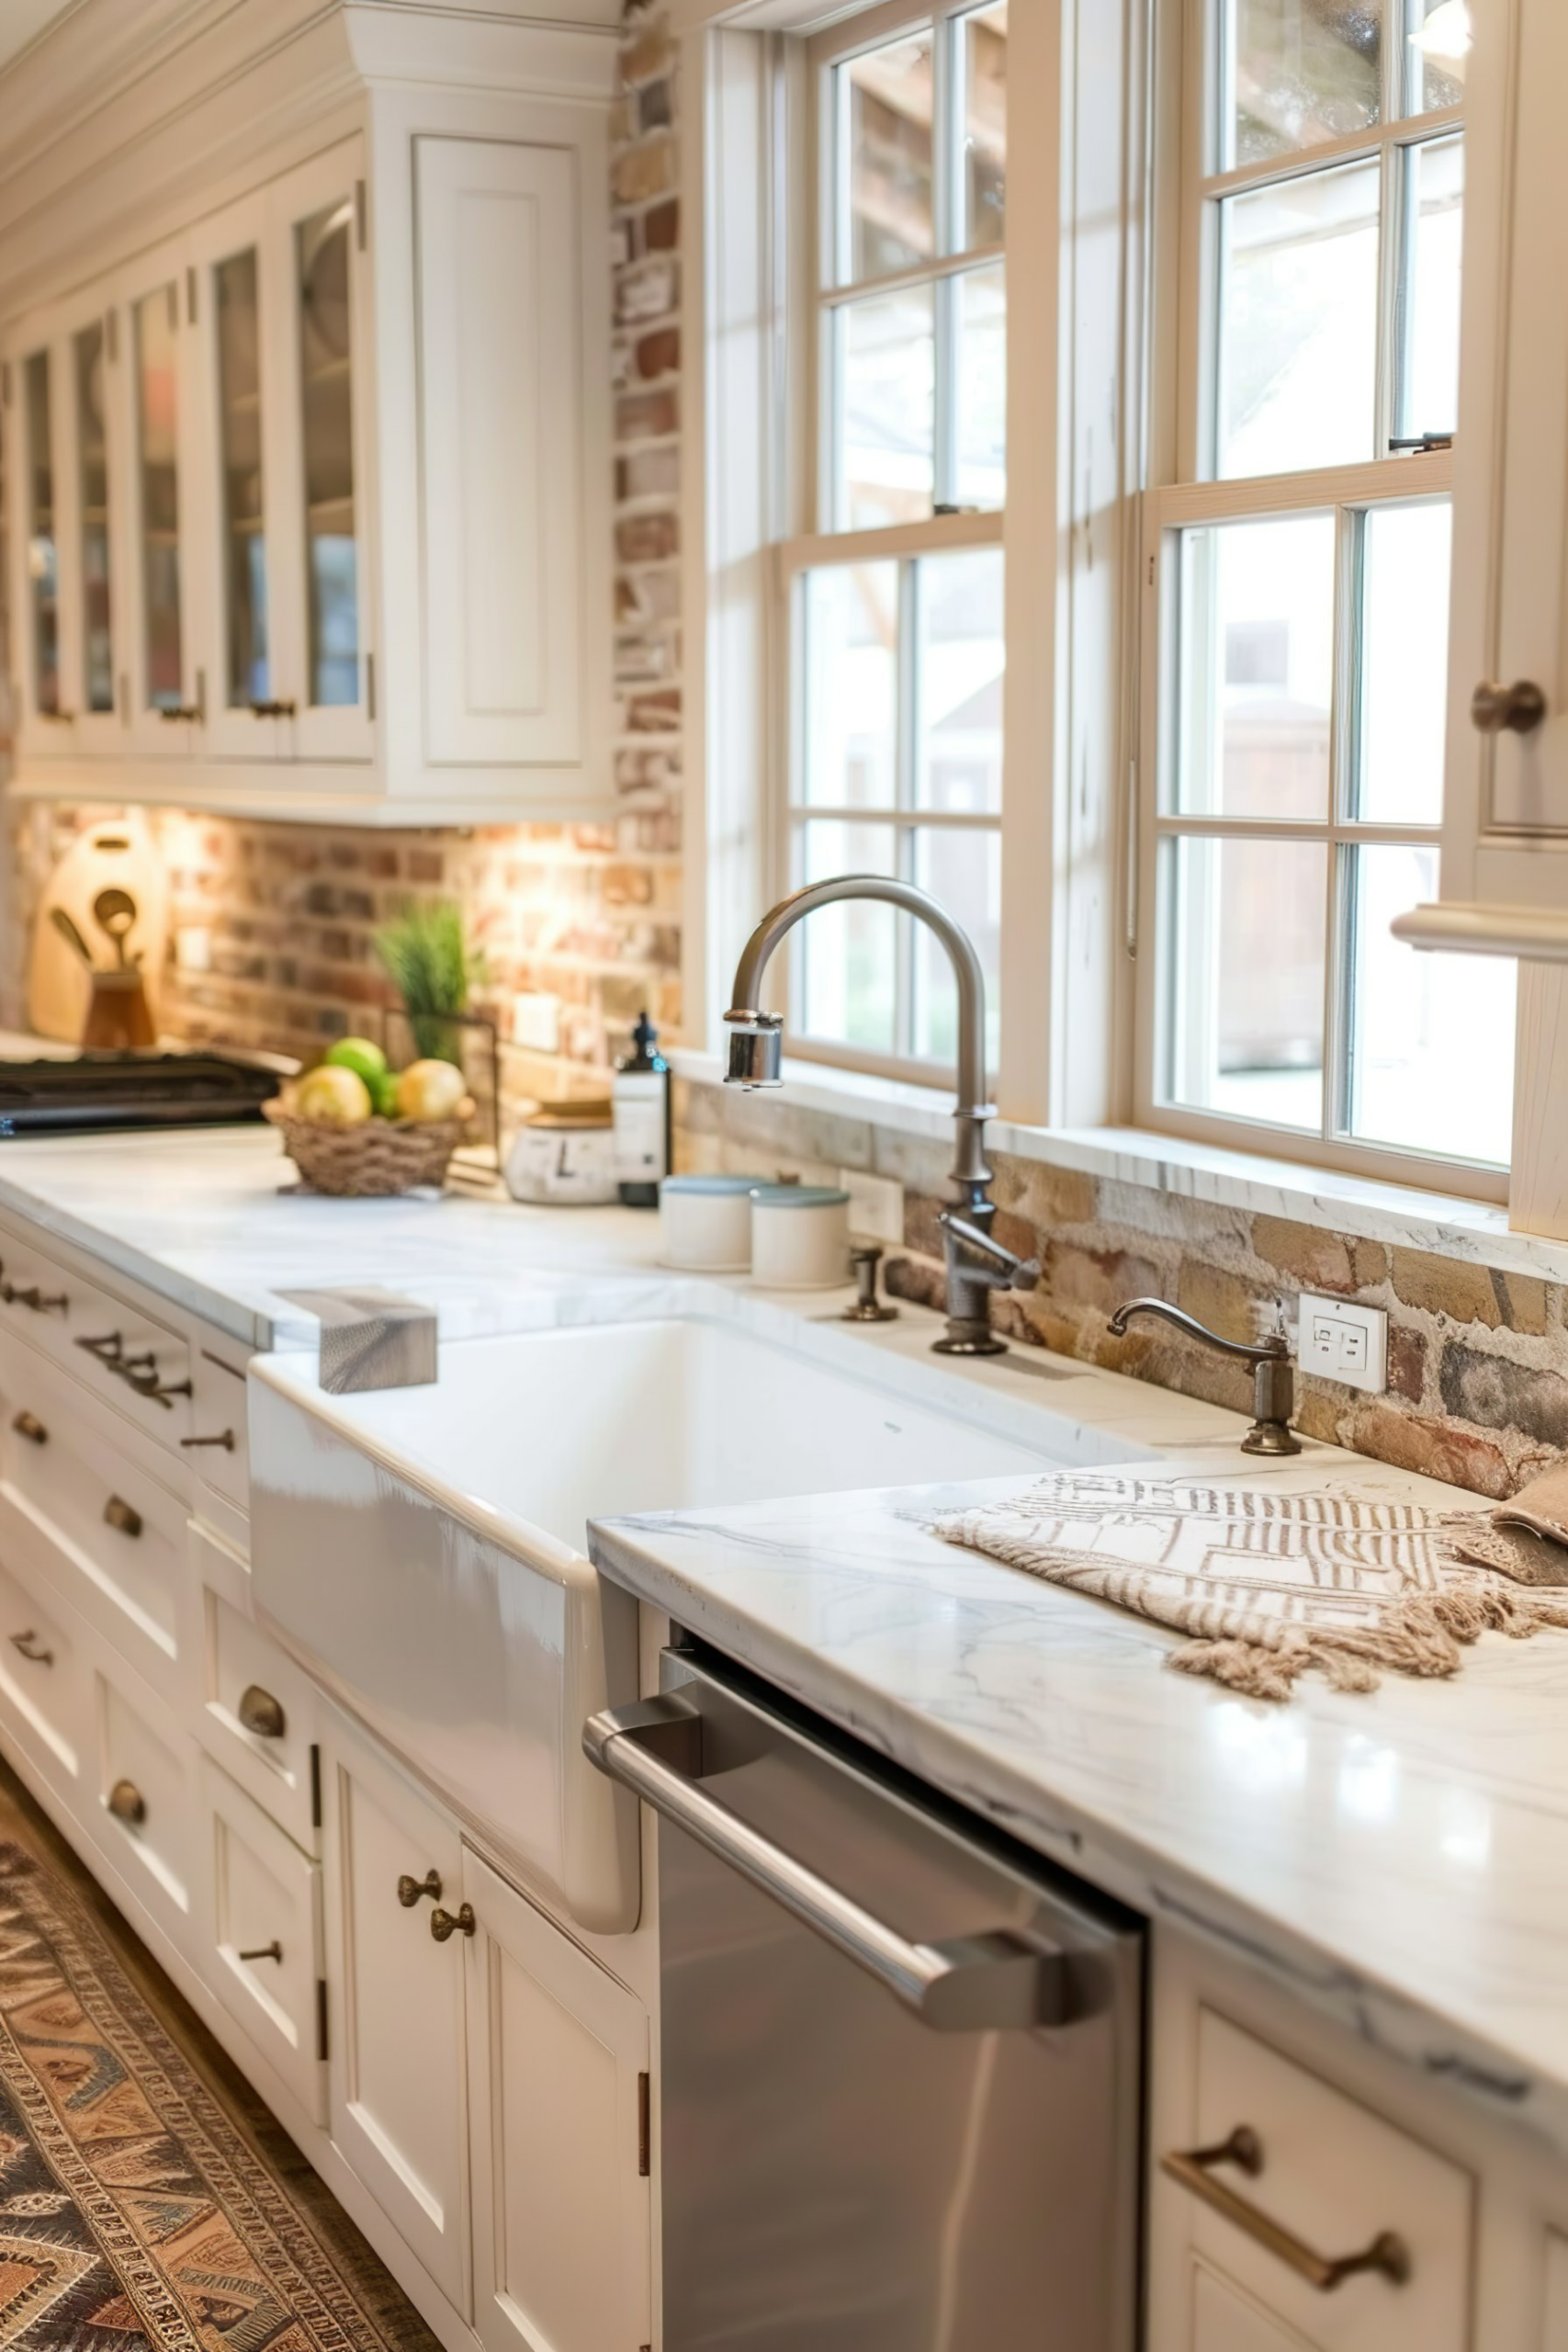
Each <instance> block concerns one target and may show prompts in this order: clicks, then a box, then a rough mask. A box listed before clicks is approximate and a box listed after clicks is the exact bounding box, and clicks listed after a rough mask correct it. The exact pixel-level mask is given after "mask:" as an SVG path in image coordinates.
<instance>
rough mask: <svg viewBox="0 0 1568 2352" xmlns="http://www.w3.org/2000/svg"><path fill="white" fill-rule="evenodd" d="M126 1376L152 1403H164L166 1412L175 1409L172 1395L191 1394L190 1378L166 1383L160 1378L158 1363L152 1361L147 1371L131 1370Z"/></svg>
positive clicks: (139, 1392) (138, 1392)
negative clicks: (171, 1401)
mask: <svg viewBox="0 0 1568 2352" xmlns="http://www.w3.org/2000/svg"><path fill="white" fill-rule="evenodd" d="M126 1378H127V1379H128V1380H129V1382H130V1385H131V1387H132V1388H134V1389H135V1391H136V1393H137V1395H138V1396H139V1397H146V1398H147V1399H148V1401H149V1403H150V1404H153V1405H162V1407H163V1408H164V1412H165V1413H170V1412H173V1410H174V1407H173V1406H172V1405H171V1404H170V1402H169V1399H170V1397H188V1396H189V1395H190V1394H191V1385H190V1382H189V1380H188V1379H186V1380H171V1381H169V1382H168V1383H166V1384H165V1383H164V1382H163V1381H161V1380H160V1379H159V1377H158V1372H157V1367H156V1365H154V1364H152V1363H150V1364H149V1365H148V1368H147V1370H146V1371H145V1372H130V1373H128V1374H126Z"/></svg>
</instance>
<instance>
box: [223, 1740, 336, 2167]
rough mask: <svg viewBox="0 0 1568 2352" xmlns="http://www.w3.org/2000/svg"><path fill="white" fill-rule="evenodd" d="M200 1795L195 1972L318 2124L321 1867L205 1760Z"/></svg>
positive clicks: (322, 2090)
mask: <svg viewBox="0 0 1568 2352" xmlns="http://www.w3.org/2000/svg"><path fill="white" fill-rule="evenodd" d="M201 1794H202V1812H203V1819H204V1829H205V1835H206V1838H207V1850H206V1853H205V1856H204V1865H205V1873H206V1876H205V1883H204V1896H205V1899H204V1901H203V1905H202V1917H201V1931H200V1949H199V1951H198V1953H197V1964H198V1966H199V1968H200V1971H201V1974H202V1976H203V1978H204V1980H205V1982H206V1983H207V1984H208V1985H209V1986H210V1988H211V1990H212V1991H213V1992H214V1993H216V1995H217V1996H218V1998H219V1999H220V2001H221V2002H222V2003H223V2005H224V2007H225V2008H227V2009H228V2010H229V2012H230V2013H231V2016H232V2017H233V2018H235V2019H236V2020H237V2022H238V2023H239V2024H240V2025H241V2026H243V2029H244V2030H245V2031H246V2033H248V2034H249V2035H250V2037H251V2039H252V2041H254V2043H255V2045H256V2047H257V2049H258V2050H260V2051H261V2052H263V2054H264V2055H265V2057H266V2058H267V2060H268V2061H269V2062H270V2064H272V2065H274V2066H275V2067H276V2069H277V2072H278V2073H279V2074H280V2075H282V2077H283V2079H284V2080H285V2081H286V2082H287V2083H288V2086H289V2087H290V2089H291V2090H293V2091H294V2092H295V2093H296V2095H297V2096H298V2097H299V2099H300V2100H301V2102H302V2103H303V2105H304V2106H305V2108H306V2109H308V2111H309V2112H310V2115H311V2116H312V2117H313V2118H314V2119H315V2120H316V2121H317V2122H318V2123H321V2122H324V2121H325V2120H326V2070H325V2066H324V2064H323V2061H322V2053H321V2008H320V1993H319V1987H320V1985H321V1870H320V1867H319V1865H318V1864H316V1863H315V1862H312V1861H310V1860H307V1858H306V1857H305V1856H304V1855H303V1854H301V1853H300V1852H299V1849H298V1848H297V1847H296V1846H294V1845H293V1844H292V1843H291V1842H290V1840H289V1839H288V1838H286V1837H285V1836H284V1834H283V1832H282V1830H281V1829H279V1828H278V1827H277V1826H276V1822H273V1821H271V1820H269V1819H268V1817H267V1815H265V1813H263V1811H262V1809H261V1807H260V1806H259V1805H255V1804H252V1803H251V1800H250V1799H249V1797H248V1796H246V1794H245V1793H244V1791H243V1789H239V1788H236V1787H235V1785H234V1783H233V1782H232V1781H230V1780H229V1779H228V1778H227V1777H226V1775H225V1774H223V1773H222V1772H220V1770H218V1767H217V1766H216V1765H215V1764H213V1763H211V1762H209V1761H207V1760H206V1759H204V1760H203V1764H202V1768H201Z"/></svg>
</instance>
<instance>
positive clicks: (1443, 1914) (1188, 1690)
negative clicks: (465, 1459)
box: [590, 1423, 1568, 2156]
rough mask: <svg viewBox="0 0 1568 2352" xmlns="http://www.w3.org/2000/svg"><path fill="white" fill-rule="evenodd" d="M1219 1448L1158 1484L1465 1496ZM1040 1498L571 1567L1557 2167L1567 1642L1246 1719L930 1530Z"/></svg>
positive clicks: (611, 1554)
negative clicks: (1418, 2076) (1216, 1948)
mask: <svg viewBox="0 0 1568 2352" xmlns="http://www.w3.org/2000/svg"><path fill="white" fill-rule="evenodd" d="M1237 1434H1238V1430H1237V1429H1236V1427H1235V1424H1234V1423H1233V1424H1232V1425H1231V1427H1230V1428H1229V1430H1227V1431H1224V1432H1223V1433H1222V1432H1221V1431H1219V1430H1215V1431H1214V1432H1213V1435H1212V1436H1211V1437H1210V1438H1208V1439H1207V1440H1205V1441H1204V1442H1202V1443H1201V1447H1200V1448H1198V1449H1192V1448H1191V1447H1190V1445H1183V1444H1182V1443H1181V1442H1180V1441H1176V1443H1175V1446H1174V1448H1173V1450H1172V1451H1171V1453H1170V1454H1169V1457H1168V1461H1167V1462H1166V1463H1164V1464H1162V1465H1161V1475H1162V1476H1164V1475H1166V1473H1167V1472H1171V1473H1174V1474H1175V1475H1182V1474H1186V1473H1198V1474H1200V1475H1201V1476H1203V1477H1204V1478H1205V1479H1214V1478H1224V1479H1226V1480H1231V1479H1234V1481H1235V1483H1236V1484H1237V1485H1242V1486H1249V1487H1256V1486H1261V1485H1265V1484H1267V1485H1269V1486H1270V1487H1274V1488H1276V1489H1284V1488H1295V1489H1302V1488H1311V1489H1314V1490H1318V1491H1321V1490H1323V1489H1324V1488H1325V1487H1327V1488H1333V1489H1340V1490H1345V1489H1353V1490H1354V1491H1356V1492H1358V1493H1363V1494H1369V1495H1377V1496H1382V1497H1384V1498H1394V1499H1399V1500H1404V1501H1419V1502H1426V1503H1428V1504H1431V1505H1433V1506H1434V1507H1436V1508H1438V1509H1440V1510H1451V1509H1453V1508H1455V1507H1456V1506H1461V1507H1462V1505H1464V1504H1466V1503H1472V1501H1473V1498H1461V1497H1460V1496H1458V1495H1457V1494H1456V1492H1455V1490H1454V1489H1452V1488H1450V1487H1444V1486H1440V1485H1438V1484H1437V1483H1436V1482H1434V1481H1432V1480H1429V1479H1424V1478H1419V1477H1416V1476H1411V1475H1410V1474H1408V1473H1405V1472H1402V1471H1398V1470H1394V1469H1392V1468H1390V1467H1387V1466H1385V1465H1383V1464H1378V1463H1373V1462H1369V1461H1364V1460H1361V1459H1359V1458H1358V1457H1356V1456H1354V1455H1350V1454H1347V1453H1342V1452H1339V1451H1338V1450H1337V1449H1334V1448H1330V1447H1325V1446H1317V1445H1309V1446H1308V1447H1307V1448H1306V1450H1305V1451H1304V1452H1303V1454H1302V1455H1301V1456H1300V1457H1299V1458H1298V1459H1297V1460H1295V1461H1293V1462H1291V1463H1287V1464H1262V1463H1258V1462H1257V1461H1254V1460H1251V1459H1249V1458H1248V1457H1247V1456H1246V1455H1244V1454H1242V1453H1240V1452H1239V1451H1238V1450H1237V1448H1236V1444H1235V1439H1236V1436H1237ZM1135 1466H1142V1467H1144V1469H1145V1472H1146V1469H1147V1464H1146V1462H1145V1464H1143V1465H1134V1464H1128V1467H1129V1469H1132V1468H1134V1467H1135ZM1028 1483H1029V1482H1028V1481H1027V1480H1020V1479H1018V1478H1016V1477H1014V1478H1007V1479H1000V1480H994V1481H988V1482H987V1483H986V1484H985V1485H984V1486H981V1487H976V1486H973V1485H970V1486H966V1487H956V1488H928V1489H904V1490H899V1491H888V1492H882V1493H876V1492H871V1493H865V1494H860V1495H853V1496H845V1495H841V1494H840V1495H831V1496H825V1497H818V1498H807V1499H805V1500H797V1501H793V1502H783V1503H777V1504H755V1505H751V1506H750V1507H747V1508H744V1509H739V1510H732V1511H726V1512H724V1513H723V1514H722V1515H714V1514H703V1513H699V1512H686V1513H668V1514H661V1515H660V1516H657V1517H647V1518H631V1519H623V1520H615V1521H607V1522H604V1523H601V1524H599V1525H596V1526H595V1527H594V1528H593V1529H592V1532H591V1545H590V1548H591V1551H592V1555H593V1557H594V1559H595V1560H596V1561H597V1562H598V1564H599V1566H601V1568H602V1569H603V1570H604V1572H605V1573H606V1574H608V1575H610V1576H612V1577H615V1578H616V1579H617V1580H618V1581H619V1582H621V1583H622V1584H624V1585H626V1586H628V1587H629V1588H630V1589H631V1590H632V1591H633V1592H635V1593H637V1595H638V1596H639V1597H640V1598H641V1599H642V1600H645V1601H647V1602H649V1603H650V1604H652V1605H653V1606H655V1607H657V1608H659V1609H660V1610H663V1611H668V1612H669V1614H670V1615H671V1617H672V1618H674V1619H675V1620H676V1621H677V1622H678V1623H681V1624H682V1625H684V1626H686V1627H687V1628H689V1629H690V1630H691V1631H692V1632H693V1633H694V1634H699V1635H701V1636H703V1637H705V1639H707V1640H709V1641H711V1642H712V1643H713V1644H714V1645H716V1647H717V1648H719V1649H721V1650H723V1651H725V1652H726V1653H727V1654H728V1655H729V1656H730V1657H735V1658H738V1659H739V1660H741V1661H742V1662H743V1663H744V1664H746V1665H748V1666H750V1667H751V1668H754V1669H755V1670H756V1672H757V1673H759V1674H760V1675H761V1676H763V1677H765V1678H766V1679H767V1680H769V1681H770V1682H772V1683H773V1684H775V1685H777V1686H778V1687H779V1688H781V1689H782V1690H784V1691H788V1692H790V1693H791V1694H793V1695H794V1696H795V1697H796V1698H797V1699H799V1700H801V1701H802V1702H805V1703H806V1704H807V1705H808V1706H810V1707H812V1708H814V1709H816V1710H817V1711H818V1713H822V1714H824V1715H826V1716H828V1717H829V1718H830V1719H831V1720H832V1721H833V1722H834V1723H836V1724H840V1726H841V1727H843V1728H844V1729H845V1730H848V1731H850V1732H852V1733H853V1734H854V1735H855V1736H857V1737H859V1738H861V1739H863V1740H865V1741H866V1742H868V1743H869V1744H870V1745H871V1746H872V1747H874V1748H876V1749H878V1750H880V1751H881V1752H883V1753H884V1754H886V1755H887V1756H888V1757H890V1758H893V1759H894V1760H895V1761H897V1763H898V1764H900V1765H902V1766H904V1767H905V1768H906V1769H907V1770H909V1771H911V1772H913V1773H915V1774H917V1775H919V1778H920V1779H922V1780H924V1781H928V1782H931V1783H933V1784H934V1785H935V1786H937V1787H939V1788H940V1789H942V1790H943V1791H945V1792H947V1793H948V1794H949V1795H951V1796H953V1797H954V1798H956V1799H958V1800H959V1801H960V1802H961V1803H963V1804H966V1805H968V1806H970V1807H972V1808H973V1809H974V1810H975V1811H976V1812H977V1813H980V1814H983V1815H986V1816H987V1817H988V1818H989V1819H991V1820H992V1821H994V1822H996V1823H998V1825H999V1826H1001V1827H1003V1828H1004V1829H1006V1830H1008V1831H1009V1832H1010V1833H1011V1835H1013V1836H1014V1837H1016V1838H1021V1840H1023V1841H1024V1842H1025V1843H1027V1844H1029V1845H1030V1846H1032V1847H1034V1848H1036V1849H1038V1850H1039V1851H1040V1852H1041V1853H1043V1854H1045V1855H1049V1856H1050V1857H1052V1858H1053V1859H1054V1860H1057V1861H1060V1862H1061V1863H1063V1864H1065V1865H1066V1867H1068V1868H1070V1869H1072V1870H1075V1871H1079V1872H1081V1873H1082V1875H1083V1876H1085V1877H1086V1878H1088V1879H1089V1880H1091V1881H1092V1882H1094V1883H1096V1884H1097V1885H1100V1886H1101V1887H1103V1888H1104V1889H1106V1890H1107V1891H1108V1892H1110V1893H1111V1894H1116V1895H1119V1896H1121V1897H1122V1899H1123V1900H1124V1901H1126V1902H1128V1903H1130V1904H1132V1905H1134V1907H1136V1908H1137V1909H1139V1910H1141V1911H1144V1912H1145V1913H1147V1914H1148V1915H1149V1916H1150V1917H1152V1918H1153V1919H1155V1920H1156V1921H1161V1920H1164V1921H1171V1922H1175V1923H1178V1924H1179V1926H1181V1927H1182V1928H1186V1929H1188V1930H1190V1931H1192V1932H1196V1933H1199V1934H1201V1935H1204V1936H1207V1937H1209V1938H1211V1939H1213V1940H1214V1941H1215V1942H1216V1943H1218V1944H1219V1945H1221V1946H1223V1947H1224V1948H1225V1949H1226V1950H1227V1951H1230V1952H1231V1953H1232V1954H1233V1955H1237V1956H1240V1957H1242V1958H1243V1959H1245V1960H1246V1961H1247V1962H1249V1963H1250V1964H1252V1965H1255V1966H1257V1967H1258V1968H1261V1969H1262V1970H1264V1971H1265V1972H1266V1973H1269V1975H1270V1976H1271V1977H1273V1978H1274V1979H1275V1980H1276V1981H1277V1982H1278V1983H1279V1984H1280V1985H1282V1986H1283V1987H1284V1988H1285V1989H1286V1990H1287V1991H1289V1992H1291V1993H1292V1994H1293V1995H1295V1996H1299V1997H1302V1998H1304V1999H1306V2000H1308V2001H1309V2002H1311V2003H1313V2004H1314V2005H1315V2006H1316V2007H1320V2008H1322V2009H1324V2010H1325V2011H1326V2012H1328V2013H1330V2014H1331V2015H1333V2016H1335V2017H1336V2018H1338V2019H1339V2021H1340V2022H1341V2023H1343V2024H1344V2025H1345V2026H1346V2027H1348V2029H1349V2030H1351V2031H1352V2032H1354V2033H1356V2034H1359V2035H1360V2036H1363V2037H1364V2038H1365V2039H1366V2040H1367V2041H1370V2042H1373V2043H1375V2044H1377V2045H1378V2046H1379V2047H1381V2048H1382V2049H1384V2050H1388V2051H1391V2052H1396V2053H1397V2054H1399V2055H1400V2056H1402V2057H1403V2058H1404V2059H1405V2060H1406V2061H1408V2062H1409V2063H1411V2064H1415V2065H1416V2066H1417V2067H1419V2068H1420V2069H1421V2070H1422V2071H1423V2072H1425V2073H1427V2075H1432V2076H1436V2077H1440V2078H1442V2079H1444V2080H1446V2081H1448V2082H1450V2083H1452V2084H1453V2085H1454V2086H1456V2087H1457V2088H1458V2089H1460V2090H1461V2091H1462V2092H1465V2093H1467V2094H1469V2095H1470V2096H1472V2097H1473V2098H1476V2099H1477V2100H1479V2101H1480V2102H1481V2103H1482V2104H1483V2106H1485V2107H1486V2108H1487V2109H1490V2110H1491V2111H1492V2112H1494V2113H1495V2114H1497V2113H1500V2114H1502V2115H1505V2116H1506V2117H1508V2118H1510V2119H1511V2120H1515V2121H1517V2122H1519V2123H1522V2124H1523V2125H1525V2126H1526V2127H1527V2128H1529V2129H1530V2130H1533V2131H1536V2132H1537V2133H1539V2134H1540V2135H1541V2136H1542V2137H1543V2138H1544V2139H1545V2140H1547V2141H1548V2142H1549V2143H1551V2146H1552V2147H1553V2149H1554V2150H1555V2151H1556V2152H1557V2153H1558V2154H1562V2155H1564V2156H1568V1978H1565V1975H1564V1964H1565V1962H1568V1634H1553V1633H1545V1634H1540V1635H1538V1636H1537V1637H1536V1638H1535V1639H1534V1640H1532V1641H1525V1642H1512V1641H1507V1640H1506V1639H1504V1638H1503V1637H1502V1636H1501V1635H1499V1634H1486V1635H1483V1638H1482V1640H1481V1642H1480V1643H1479V1644H1478V1645H1476V1646H1475V1647H1474V1648H1473V1649H1472V1650H1469V1651H1467V1652H1466V1653H1465V1657H1464V1664H1463V1668H1462V1671H1461V1674H1460V1675H1459V1676H1458V1678H1457V1679H1453V1680H1451V1681H1446V1682H1426V1683H1422V1682H1412V1681H1405V1680H1402V1679H1395V1678H1393V1677H1390V1678H1388V1679H1386V1680H1385V1681H1384V1683H1383V1686H1382V1689H1381V1690H1380V1691H1377V1692H1375V1693H1374V1694H1372V1695H1371V1696H1354V1695H1339V1694H1336V1693H1335V1692H1333V1691H1329V1690H1328V1689H1327V1688H1326V1687H1325V1685H1324V1684H1322V1683H1321V1682H1320V1681H1319V1680H1318V1679H1316V1678H1315V1677H1309V1678H1308V1679H1307V1680H1306V1681H1305V1682H1304V1683H1303V1684H1301V1685H1299V1686H1298V1690H1297V1693H1296V1696H1295V1697H1294V1699H1293V1700H1292V1702H1290V1703H1289V1704H1287V1705H1282V1706H1281V1705H1268V1704H1264V1703H1260V1702H1256V1701H1251V1700H1245V1699H1240V1698H1237V1697H1235V1696H1234V1695H1233V1694H1231V1693H1228V1692H1226V1691H1224V1690H1222V1689H1220V1688H1219V1687H1217V1686H1216V1685H1214V1684H1212V1683H1208V1682H1204V1681H1200V1680H1196V1679H1193V1678H1191V1677H1189V1676H1186V1675H1178V1674H1171V1673H1169V1672H1168V1671H1166V1670H1165V1659H1166V1657H1167V1654H1168V1651H1169V1650H1170V1649H1171V1648H1172V1647H1173V1646H1175V1637H1174V1636H1173V1635H1170V1634H1167V1633H1165V1632H1163V1631H1162V1630H1161V1629H1159V1628H1157V1627H1156V1626H1153V1625H1150V1624H1148V1623H1145V1622H1144V1621H1142V1620H1140V1619H1137V1618H1134V1617H1132V1616H1130V1615H1128V1614H1126V1613H1125V1612H1124V1611H1121V1610H1119V1609H1116V1608H1113V1607H1111V1606H1110V1605H1108V1604H1106V1603H1103V1602H1100V1601H1097V1600H1092V1599H1089V1598H1086V1597H1083V1596H1080V1595H1077V1594H1073V1593H1069V1592H1066V1591H1063V1590H1061V1589H1057V1588H1055V1587H1053V1586H1047V1585H1044V1584H1042V1583H1038V1582H1035V1581H1034V1580H1032V1578H1030V1577H1027V1576H1026V1575H1023V1574H1021V1572H1019V1571H1017V1570H1014V1569H1010V1568H1008V1567H1006V1566H1001V1565H999V1564H998V1563H996V1562H993V1561H990V1560H987V1559H986V1558H984V1557H982V1556H980V1555H977V1554H974V1553H969V1552H965V1551H963V1550H959V1549H955V1548H954V1547H953V1545H951V1544H945V1543H943V1542H942V1541H941V1540H940V1539H939V1538H937V1537H935V1536H933V1535H931V1534H930V1533H928V1532H926V1525H927V1522H928V1521H929V1520H930V1518H931V1515H932V1514H933V1513H934V1512H935V1511H937V1510H939V1509H946V1508H952V1507H957V1506H958V1505H960V1504H966V1505H969V1506H973V1504H974V1503H975V1502H976V1500H977V1499H979V1498H982V1497H985V1496H987V1495H989V1494H1006V1493H1009V1492H1010V1491H1014V1490H1016V1489H1017V1488H1018V1487H1021V1486H1024V1485H1027V1484H1028Z"/></svg>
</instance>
